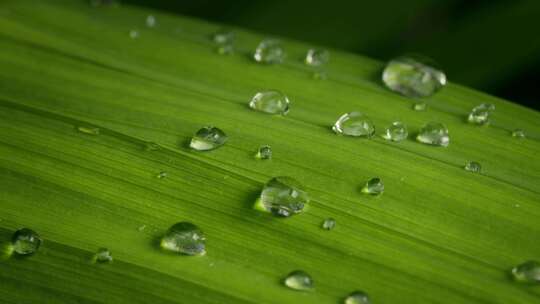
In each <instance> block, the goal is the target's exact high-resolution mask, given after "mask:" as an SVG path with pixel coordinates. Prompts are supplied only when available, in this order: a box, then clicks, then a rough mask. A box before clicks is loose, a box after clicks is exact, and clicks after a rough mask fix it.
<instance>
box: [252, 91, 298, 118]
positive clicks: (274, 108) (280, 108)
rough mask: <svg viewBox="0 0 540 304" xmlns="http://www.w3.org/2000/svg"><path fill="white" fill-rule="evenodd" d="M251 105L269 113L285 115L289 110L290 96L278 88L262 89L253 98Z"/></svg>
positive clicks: (254, 108) (257, 109) (255, 108)
mask: <svg viewBox="0 0 540 304" xmlns="http://www.w3.org/2000/svg"><path fill="white" fill-rule="evenodd" d="M249 107H250V108H252V109H253V110H256V111H261V112H264V113H268V114H282V115H285V114H287V113H288V112H289V98H287V96H286V95H285V94H283V93H281V92H280V91H277V90H269V91H262V92H258V93H257V94H255V96H253V98H251V101H250V102H249Z"/></svg>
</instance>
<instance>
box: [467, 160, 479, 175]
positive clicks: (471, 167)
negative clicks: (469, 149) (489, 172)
mask: <svg viewBox="0 0 540 304" xmlns="http://www.w3.org/2000/svg"><path fill="white" fill-rule="evenodd" d="M465 170H467V171H470V172H473V173H480V171H481V170H482V166H481V165H480V163H478V162H475V161H470V162H468V163H467V164H466V165H465Z"/></svg>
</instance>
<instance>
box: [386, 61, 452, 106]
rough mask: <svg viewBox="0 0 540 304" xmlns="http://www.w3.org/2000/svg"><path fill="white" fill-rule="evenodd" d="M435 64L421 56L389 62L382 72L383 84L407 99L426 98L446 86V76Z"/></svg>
mask: <svg viewBox="0 0 540 304" xmlns="http://www.w3.org/2000/svg"><path fill="white" fill-rule="evenodd" d="M435 66H436V64H435V63H434V62H433V61H432V60H430V59H427V58H425V57H421V56H403V57H399V58H396V59H393V60H391V61H390V62H388V64H387V65H386V68H385V69H384V71H383V75H382V79H383V82H384V84H385V85H386V86H387V87H388V88H389V89H390V90H392V91H395V92H398V93H400V94H402V95H404V96H407V97H427V96H431V95H433V94H434V93H435V92H437V91H438V90H439V89H441V88H442V87H443V86H444V85H446V75H445V74H444V73H443V72H442V71H441V70H439V69H437V68H436V67H435Z"/></svg>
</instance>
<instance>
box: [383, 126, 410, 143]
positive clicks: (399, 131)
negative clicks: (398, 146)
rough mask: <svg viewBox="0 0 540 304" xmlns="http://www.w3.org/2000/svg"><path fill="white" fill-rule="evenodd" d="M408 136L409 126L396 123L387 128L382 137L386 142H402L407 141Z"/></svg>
mask: <svg viewBox="0 0 540 304" xmlns="http://www.w3.org/2000/svg"><path fill="white" fill-rule="evenodd" d="M408 135H409V131H407V126H406V125H405V124H404V123H402V122H401V121H395V122H393V123H392V124H391V125H390V126H389V127H388V128H386V130H385V132H384V134H383V135H382V136H381V137H382V138H384V139H386V140H390V141H395V142H400V141H402V140H404V139H407V136H408Z"/></svg>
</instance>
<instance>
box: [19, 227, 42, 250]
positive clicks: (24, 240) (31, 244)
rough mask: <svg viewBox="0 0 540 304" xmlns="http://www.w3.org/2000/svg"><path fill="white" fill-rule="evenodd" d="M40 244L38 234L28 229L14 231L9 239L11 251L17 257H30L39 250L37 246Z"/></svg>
mask: <svg viewBox="0 0 540 304" xmlns="http://www.w3.org/2000/svg"><path fill="white" fill-rule="evenodd" d="M41 243H42V240H41V237H40V236H39V234H37V232H35V231H34V230H31V229H28V228H22V229H19V230H17V231H15V233H14V234H13V236H12V237H11V245H12V246H13V247H12V248H13V251H14V252H15V253H16V254H19V255H31V254H33V253H35V252H36V251H37V250H38V249H39V246H41Z"/></svg>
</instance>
